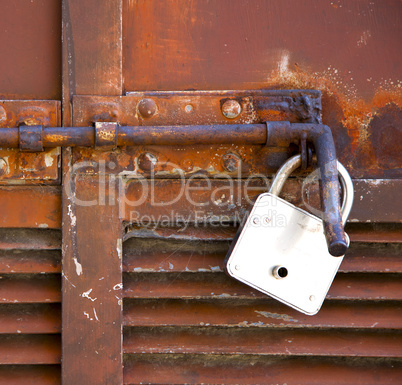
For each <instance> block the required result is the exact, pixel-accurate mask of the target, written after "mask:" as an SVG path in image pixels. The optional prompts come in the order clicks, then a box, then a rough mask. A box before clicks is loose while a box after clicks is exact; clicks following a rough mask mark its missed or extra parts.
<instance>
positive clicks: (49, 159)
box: [45, 154, 53, 167]
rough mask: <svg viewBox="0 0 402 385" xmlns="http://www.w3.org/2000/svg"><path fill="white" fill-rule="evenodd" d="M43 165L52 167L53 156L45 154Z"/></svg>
mask: <svg viewBox="0 0 402 385" xmlns="http://www.w3.org/2000/svg"><path fill="white" fill-rule="evenodd" d="M45 165H46V167H51V166H53V156H52V155H50V154H45Z"/></svg>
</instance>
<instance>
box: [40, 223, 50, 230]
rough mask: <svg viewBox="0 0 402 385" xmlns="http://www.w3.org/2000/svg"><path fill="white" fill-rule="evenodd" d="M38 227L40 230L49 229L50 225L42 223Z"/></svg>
mask: <svg viewBox="0 0 402 385" xmlns="http://www.w3.org/2000/svg"><path fill="white" fill-rule="evenodd" d="M38 227H39V228H40V229H47V228H48V227H49V225H48V224H47V223H40V224H39V225H38Z"/></svg>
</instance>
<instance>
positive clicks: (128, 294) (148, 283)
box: [123, 272, 402, 301]
mask: <svg viewBox="0 0 402 385" xmlns="http://www.w3.org/2000/svg"><path fill="white" fill-rule="evenodd" d="M123 296H124V297H125V298H161V299H163V298H190V299H191V298H192V299H194V298H211V299H219V298H233V299H242V298H249V299H252V298H266V295H264V294H263V293H261V292H259V291H256V290H254V289H252V288H250V287H249V286H247V285H244V284H241V283H238V282H237V281H234V280H233V279H231V278H229V277H227V276H226V275H224V274H222V273H216V274H211V273H203V272H198V274H197V275H196V276H195V277H194V274H193V273H186V272H182V273H178V274H174V273H158V274H153V273H148V274H147V273H142V274H135V273H133V274H125V275H124V290H123ZM327 298H331V299H342V300H377V301H378V300H402V282H401V279H400V277H399V276H396V275H393V274H386V275H382V274H378V275H377V274H370V275H360V274H352V273H348V274H341V273H339V274H337V276H336V277H335V279H334V282H333V283H332V286H331V288H330V290H329V292H328V295H327Z"/></svg>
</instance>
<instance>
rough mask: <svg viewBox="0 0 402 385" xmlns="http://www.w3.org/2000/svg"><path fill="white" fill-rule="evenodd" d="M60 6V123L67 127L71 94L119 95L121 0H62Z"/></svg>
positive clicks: (70, 115) (120, 74)
mask: <svg viewBox="0 0 402 385" xmlns="http://www.w3.org/2000/svg"><path fill="white" fill-rule="evenodd" d="M62 8H63V42H64V44H63V55H62V57H63V67H62V74H63V75H62V77H63V79H62V83H63V125H64V126H69V125H71V118H72V114H71V112H72V110H71V100H72V97H73V95H117V96H119V95H121V94H122V86H123V85H122V82H123V76H122V60H123V57H122V48H123V47H122V0H89V1H85V2H83V1H81V0H62ZM89 15H90V16H89Z"/></svg>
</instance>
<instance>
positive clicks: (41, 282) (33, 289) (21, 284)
mask: <svg viewBox="0 0 402 385" xmlns="http://www.w3.org/2000/svg"><path fill="white" fill-rule="evenodd" d="M60 301H61V279H60V275H59V274H27V275H25V274H17V275H13V274H2V275H1V282H0V303H18V302H19V303H42V302H44V303H52V302H60Z"/></svg>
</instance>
